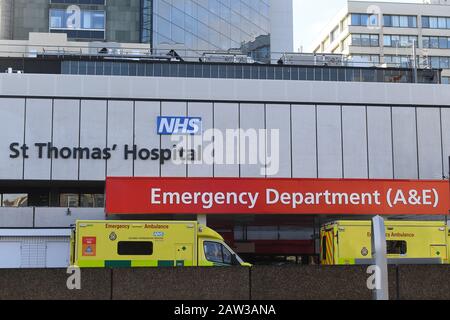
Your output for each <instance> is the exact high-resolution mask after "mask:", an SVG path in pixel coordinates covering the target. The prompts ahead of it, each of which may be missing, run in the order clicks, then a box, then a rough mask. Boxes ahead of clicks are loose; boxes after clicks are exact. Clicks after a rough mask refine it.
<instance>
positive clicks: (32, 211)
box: [0, 207, 105, 228]
mask: <svg viewBox="0 0 450 320" xmlns="http://www.w3.org/2000/svg"><path fill="white" fill-rule="evenodd" d="M103 219H105V213H104V209H103V208H70V213H69V214H68V212H67V208H32V207H26V208H7V207H3V208H0V228H68V227H70V226H71V225H73V224H74V223H75V221H76V220H103Z"/></svg>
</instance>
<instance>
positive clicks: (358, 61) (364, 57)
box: [349, 54, 380, 67]
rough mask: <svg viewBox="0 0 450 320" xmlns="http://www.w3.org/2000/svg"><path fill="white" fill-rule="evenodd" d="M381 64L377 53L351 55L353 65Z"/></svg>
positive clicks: (350, 59) (369, 65) (370, 65)
mask: <svg viewBox="0 0 450 320" xmlns="http://www.w3.org/2000/svg"><path fill="white" fill-rule="evenodd" d="M378 64H380V56H379V55H376V54H360V55H352V56H349V65H350V66H352V67H373V66H376V65H378Z"/></svg>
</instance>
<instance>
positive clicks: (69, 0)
mask: <svg viewBox="0 0 450 320" xmlns="http://www.w3.org/2000/svg"><path fill="white" fill-rule="evenodd" d="M50 3H58V4H60V3H63V4H93V5H99V6H104V5H105V0H50Z"/></svg>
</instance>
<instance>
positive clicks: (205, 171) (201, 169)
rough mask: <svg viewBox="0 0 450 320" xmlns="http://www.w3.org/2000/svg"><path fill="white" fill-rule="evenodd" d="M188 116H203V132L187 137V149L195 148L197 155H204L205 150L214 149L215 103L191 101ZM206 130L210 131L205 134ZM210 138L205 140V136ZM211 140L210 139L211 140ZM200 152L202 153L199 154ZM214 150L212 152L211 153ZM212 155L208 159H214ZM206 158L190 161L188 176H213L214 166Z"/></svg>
mask: <svg viewBox="0 0 450 320" xmlns="http://www.w3.org/2000/svg"><path fill="white" fill-rule="evenodd" d="M188 116H189V117H200V118H202V132H201V134H199V135H191V136H189V137H188V138H187V142H188V145H187V149H193V150H194V151H195V156H196V157H198V156H202V153H203V151H204V150H212V149H213V144H212V143H213V141H212V136H213V135H212V131H211V130H212V129H213V128H214V126H213V104H212V103H210V102H206V103H205V102H190V103H189V104H188ZM205 132H209V133H211V134H208V135H206V136H204V133H205ZM204 137H205V139H208V141H203V138H204ZM210 138H211V139H210ZM209 140H210V141H209ZM199 153H200V154H199ZM211 153H212V152H210V154H211ZM212 159H213V158H212V155H211V157H210V158H209V160H208V161H212ZM204 160H207V159H203V158H201V159H199V160H198V161H195V162H194V163H191V162H188V176H189V177H212V176H213V166H212V165H210V164H208V163H207V162H206V163H205V162H204Z"/></svg>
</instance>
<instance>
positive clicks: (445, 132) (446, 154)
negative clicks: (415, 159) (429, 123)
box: [441, 108, 450, 177]
mask: <svg viewBox="0 0 450 320" xmlns="http://www.w3.org/2000/svg"><path fill="white" fill-rule="evenodd" d="M441 121H442V147H443V151H442V156H443V159H442V162H443V163H444V175H445V176H446V177H449V176H450V169H449V167H448V166H449V162H450V108H446V109H441Z"/></svg>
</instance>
